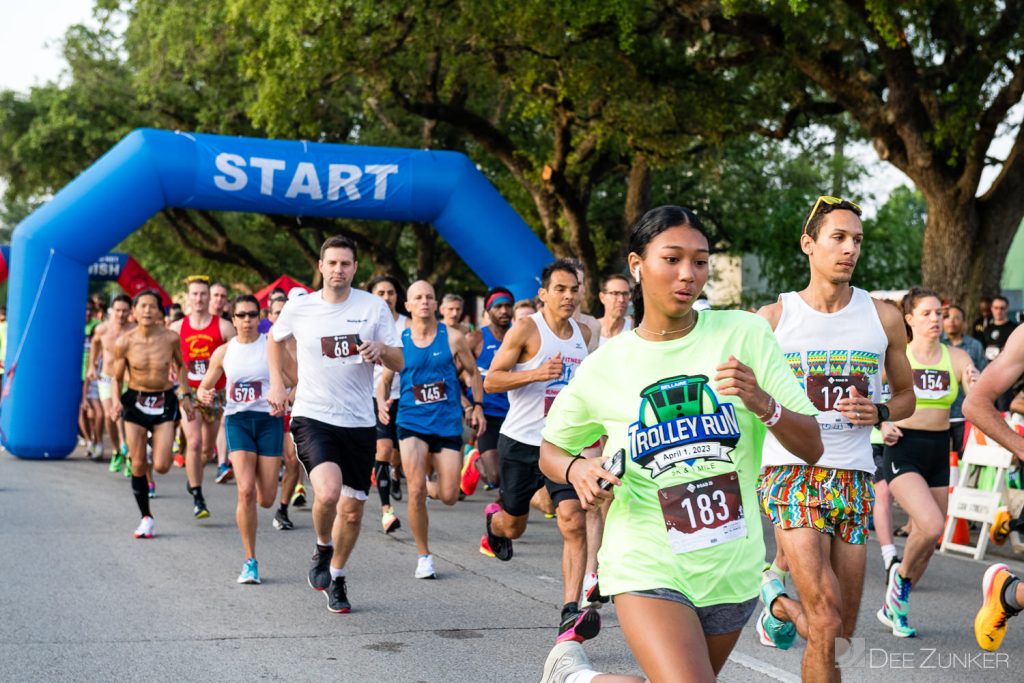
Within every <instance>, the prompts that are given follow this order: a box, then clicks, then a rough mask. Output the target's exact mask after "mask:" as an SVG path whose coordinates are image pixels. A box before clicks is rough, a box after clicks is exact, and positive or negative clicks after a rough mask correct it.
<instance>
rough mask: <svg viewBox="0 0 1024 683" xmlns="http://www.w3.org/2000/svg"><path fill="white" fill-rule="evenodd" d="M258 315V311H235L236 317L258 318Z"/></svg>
mask: <svg viewBox="0 0 1024 683" xmlns="http://www.w3.org/2000/svg"><path fill="white" fill-rule="evenodd" d="M259 315H260V312H259V311H239V312H238V313H235V317H236V318H258V317H259Z"/></svg>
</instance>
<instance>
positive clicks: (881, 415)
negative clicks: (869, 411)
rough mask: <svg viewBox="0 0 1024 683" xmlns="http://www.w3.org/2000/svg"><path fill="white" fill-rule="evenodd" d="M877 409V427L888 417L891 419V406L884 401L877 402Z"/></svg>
mask: <svg viewBox="0 0 1024 683" xmlns="http://www.w3.org/2000/svg"><path fill="white" fill-rule="evenodd" d="M875 410H877V411H878V421H877V422H875V426H876V427H877V426H879V425H881V424H882V423H883V422H886V421H888V419H889V406H887V405H885V404H884V403H876V404H875Z"/></svg>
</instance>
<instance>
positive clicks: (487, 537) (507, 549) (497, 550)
mask: <svg viewBox="0 0 1024 683" xmlns="http://www.w3.org/2000/svg"><path fill="white" fill-rule="evenodd" d="M500 511H501V506H500V505H498V504H497V503H491V504H490V505H488V506H487V507H485V508H484V529H485V531H486V533H484V537H483V539H481V541H480V552H482V553H483V554H484V555H489V556H490V557H496V558H498V559H499V560H501V561H502V562H508V561H509V560H511V559H512V541H511V539H508V538H505V537H503V536H498V535H496V534H495V533H494V532H492V531H491V517H493V516H494V515H495V514H496V513H498V512H500ZM485 545H486V549H485Z"/></svg>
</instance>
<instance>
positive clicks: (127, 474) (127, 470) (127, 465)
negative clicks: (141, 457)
mask: <svg viewBox="0 0 1024 683" xmlns="http://www.w3.org/2000/svg"><path fill="white" fill-rule="evenodd" d="M121 474H123V475H124V478H125V479H131V478H132V459H131V458H129V457H125V459H124V467H122V468H121Z"/></svg>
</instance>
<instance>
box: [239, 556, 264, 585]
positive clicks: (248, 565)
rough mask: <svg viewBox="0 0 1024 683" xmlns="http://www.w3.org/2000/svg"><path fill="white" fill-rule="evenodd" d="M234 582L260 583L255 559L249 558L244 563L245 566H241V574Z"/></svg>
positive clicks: (258, 566) (257, 564)
mask: <svg viewBox="0 0 1024 683" xmlns="http://www.w3.org/2000/svg"><path fill="white" fill-rule="evenodd" d="M236 581H238V583H259V582H260V565H259V563H258V562H256V558H255V557H251V558H249V559H248V560H246V561H245V564H243V565H242V573H241V574H239V575H238V578H237V579H236Z"/></svg>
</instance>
